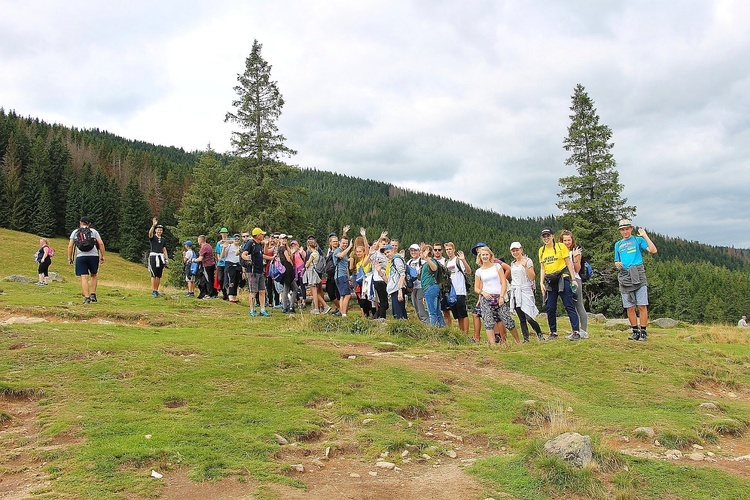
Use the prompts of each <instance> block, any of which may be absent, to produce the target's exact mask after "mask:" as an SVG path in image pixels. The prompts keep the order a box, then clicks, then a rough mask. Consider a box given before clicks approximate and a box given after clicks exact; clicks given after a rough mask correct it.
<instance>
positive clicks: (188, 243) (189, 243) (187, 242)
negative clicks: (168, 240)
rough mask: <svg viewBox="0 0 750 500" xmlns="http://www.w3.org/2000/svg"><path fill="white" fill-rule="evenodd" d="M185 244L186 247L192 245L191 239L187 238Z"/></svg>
mask: <svg viewBox="0 0 750 500" xmlns="http://www.w3.org/2000/svg"><path fill="white" fill-rule="evenodd" d="M185 246H186V247H191V246H193V242H192V241H190V240H187V241H186V242H185Z"/></svg>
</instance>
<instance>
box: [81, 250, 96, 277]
mask: <svg viewBox="0 0 750 500" xmlns="http://www.w3.org/2000/svg"><path fill="white" fill-rule="evenodd" d="M98 272H99V256H98V255H84V256H83V257H76V276H85V275H87V274H90V275H91V276H96V273H98Z"/></svg>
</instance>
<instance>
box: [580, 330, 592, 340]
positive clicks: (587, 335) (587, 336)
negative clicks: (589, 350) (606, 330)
mask: <svg viewBox="0 0 750 500" xmlns="http://www.w3.org/2000/svg"><path fill="white" fill-rule="evenodd" d="M578 335H580V336H581V338H582V339H587V338H589V334H588V332H587V331H586V330H580V331H579V332H578Z"/></svg>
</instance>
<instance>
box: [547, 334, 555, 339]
mask: <svg viewBox="0 0 750 500" xmlns="http://www.w3.org/2000/svg"><path fill="white" fill-rule="evenodd" d="M547 340H557V334H556V333H555V332H550V334H549V337H547Z"/></svg>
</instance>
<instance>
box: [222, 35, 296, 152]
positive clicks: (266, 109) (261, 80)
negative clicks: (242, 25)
mask: <svg viewBox="0 0 750 500" xmlns="http://www.w3.org/2000/svg"><path fill="white" fill-rule="evenodd" d="M262 48H263V45H261V44H260V43H258V40H255V41H254V42H253V48H252V50H251V51H250V55H249V56H247V59H245V72H244V73H242V74H238V75H237V81H238V82H239V85H237V86H236V87H234V91H235V92H236V93H237V96H238V98H237V99H236V100H234V101H232V106H233V107H234V108H235V109H236V111H235V112H234V113H232V112H228V113H227V114H226V116H225V117H224V121H225V122H234V123H236V124H237V125H239V126H240V129H242V130H241V131H238V132H237V131H235V132H232V146H234V152H235V154H236V155H237V156H243V157H250V158H253V159H254V160H255V162H254V163H255V164H257V165H266V164H272V163H273V162H276V161H279V160H281V158H286V157H291V156H293V155H295V154H296V153H297V152H296V151H294V150H292V149H290V148H288V147H287V146H286V145H285V144H284V141H286V138H285V137H284V136H283V135H282V134H280V133H279V129H278V127H277V126H276V121H277V120H278V119H279V117H280V116H281V108H282V107H283V106H284V98H283V97H282V96H281V92H280V91H279V88H278V86H277V85H276V82H275V81H273V80H271V65H270V64H268V62H266V61H265V59H263V56H261V53H260V52H261V49H262Z"/></svg>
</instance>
